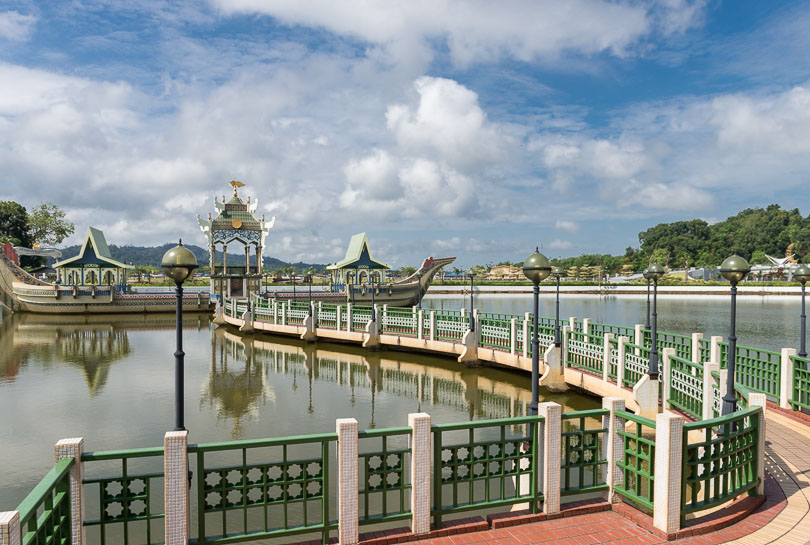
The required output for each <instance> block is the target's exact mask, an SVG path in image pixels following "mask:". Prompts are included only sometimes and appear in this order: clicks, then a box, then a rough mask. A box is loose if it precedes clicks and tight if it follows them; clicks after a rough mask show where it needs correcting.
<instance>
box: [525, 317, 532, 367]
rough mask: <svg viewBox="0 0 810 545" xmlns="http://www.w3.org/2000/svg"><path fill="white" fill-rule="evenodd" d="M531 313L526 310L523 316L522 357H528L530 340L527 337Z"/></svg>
mask: <svg viewBox="0 0 810 545" xmlns="http://www.w3.org/2000/svg"><path fill="white" fill-rule="evenodd" d="M531 319H532V318H531V313H529V312H527V313H526V314H525V315H524V316H523V357H524V358H528V357H529V346H531V343H532V340H531V338H529V324H530V323H531V322H530V320H531Z"/></svg>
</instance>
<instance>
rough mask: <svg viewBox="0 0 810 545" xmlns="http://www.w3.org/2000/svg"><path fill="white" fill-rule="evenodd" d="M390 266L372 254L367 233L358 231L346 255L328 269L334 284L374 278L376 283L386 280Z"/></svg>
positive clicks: (363, 281) (339, 284)
mask: <svg viewBox="0 0 810 545" xmlns="http://www.w3.org/2000/svg"><path fill="white" fill-rule="evenodd" d="M390 268H391V266H390V265H388V264H386V263H383V262H382V261H378V260H376V259H374V258H373V257H372V256H371V250H369V248H368V238H366V234H365V233H358V234H356V235H354V236H353V237H352V239H351V241H350V242H349V248H348V249H347V250H346V257H344V258H343V259H342V260H341V261H338V262H337V263H335V264H333V265H328V266H327V267H326V270H328V271H329V272H330V273H331V275H332V284H333V285H335V286H342V285H344V284H348V285H352V284H367V283H369V282H371V281H372V278H373V279H374V281H375V282H376V283H378V284H382V283H383V281H384V280H385V271H387V270H388V269H390Z"/></svg>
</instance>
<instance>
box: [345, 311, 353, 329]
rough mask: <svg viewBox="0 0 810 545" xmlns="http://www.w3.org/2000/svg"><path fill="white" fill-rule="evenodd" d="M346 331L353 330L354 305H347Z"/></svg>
mask: <svg viewBox="0 0 810 545" xmlns="http://www.w3.org/2000/svg"><path fill="white" fill-rule="evenodd" d="M346 331H347V332H348V333H351V331H352V305H350V304H349V305H346Z"/></svg>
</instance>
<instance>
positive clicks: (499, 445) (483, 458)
mask: <svg viewBox="0 0 810 545" xmlns="http://www.w3.org/2000/svg"><path fill="white" fill-rule="evenodd" d="M542 420H543V418H542V417H541V416H528V417H522V418H510V419H506V420H480V421H478V422H466V423H460V424H440V425H434V426H433V455H434V460H433V472H434V475H433V498H434V499H433V502H434V503H433V515H434V520H435V524H436V527H437V528H440V527H441V524H442V517H443V516H444V515H447V514H451V513H458V512H462V511H467V510H470V509H476V508H482V507H498V506H504V505H511V504H515V503H523V502H529V505H530V510H531V511H532V512H536V510H537V500H540V499H541V498H542V494H540V493H539V492H538V488H537V471H538V468H539V456H538V445H537V433H536V432H535V429H536V425H537V423H538V422H541V421H542Z"/></svg>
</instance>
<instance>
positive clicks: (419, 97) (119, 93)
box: [0, 0, 810, 267]
mask: <svg viewBox="0 0 810 545" xmlns="http://www.w3.org/2000/svg"><path fill="white" fill-rule="evenodd" d="M808 28H810V3H809V2H787V1H786V2H778V1H768V2H762V1H761V0H757V1H749V0H734V1H731V0H727V1H723V2H721V1H708V0H651V1H647V2H644V1H641V0H612V1H602V0H543V1H540V0H531V1H525V2H522V1H513V0H502V1H500V2H490V1H486V0H481V1H472V0H471V1H458V0H409V1H408V2H383V1H372V0H344V1H339V2H335V1H334V0H308V1H301V0H195V1H183V0H165V1H164V0H126V1H113V0H69V1H61V2H58V1H48V2H31V1H27V0H20V1H17V0H0V82H2V84H0V165H1V166H2V175H1V176H2V177H1V178H0V180H2V181H0V200H14V201H17V202H20V203H21V204H23V205H25V206H27V207H33V206H35V205H36V204H38V203H39V202H43V201H51V202H54V203H56V204H57V205H58V206H60V207H62V208H63V209H64V210H65V211H66V213H67V216H68V218H69V219H70V220H71V221H72V222H73V223H74V224H75V225H76V233H75V234H74V235H73V236H72V237H71V238H70V239H68V240H66V241H65V243H64V244H65V245H68V244H72V243H78V242H80V240H81V238H82V237H83V235H84V232H85V230H86V228H87V226H88V225H92V226H94V227H96V228H99V229H102V230H103V231H104V232H105V234H106V237H107V240H108V242H109V243H111V244H134V245H158V244H163V243H165V242H169V241H174V240H177V239H178V238H180V237H182V238H183V240H184V241H187V242H190V243H196V244H199V245H204V244H205V238H204V237H203V234H202V233H201V232H200V230H199V228H198V226H197V222H196V215H197V214H200V215H201V216H202V217H206V215H207V213H208V212H214V207H213V200H214V199H215V198H220V199H221V198H222V195H225V194H230V192H231V190H230V188H229V187H228V186H227V182H228V181H230V180H232V179H236V180H240V181H242V182H244V183H245V184H247V185H246V187H244V188H243V189H242V190H241V194H243V195H251V196H252V198H258V199H259V211H260V212H261V213H263V214H265V216H266V217H267V218H268V219H269V218H270V217H275V218H276V221H275V227H274V228H273V230H272V231H271V233H270V236H269V237H268V242H267V249H266V250H265V255H271V256H274V257H277V258H280V259H283V260H285V261H299V260H303V261H307V262H317V263H327V262H334V261H336V260H339V259H340V258H342V257H343V254H344V253H345V250H346V247H347V245H348V241H349V238H350V237H351V235H353V234H355V233H358V232H366V233H367V234H368V237H369V242H370V246H371V249H372V252H373V253H374V256H375V257H377V258H379V259H381V260H384V261H386V262H388V263H390V264H392V265H394V266H403V265H415V266H417V265H418V264H419V263H420V262H421V260H422V259H424V258H425V257H427V256H429V255H433V256H435V257H444V256H456V257H457V264H458V265H459V266H462V267H466V266H470V265H473V264H484V263H489V262H493V263H497V262H500V261H504V260H509V261H522V260H523V259H524V258H525V257H526V256H527V255H529V254H530V253H532V251H533V250H534V248H535V246H540V247H541V251H543V253H545V254H546V255H548V256H549V257H557V256H563V257H565V256H571V255H579V254H582V253H612V254H623V253H624V251H625V248H626V247H628V246H634V247H637V246H638V233H639V232H640V231H643V230H644V229H646V228H648V227H651V226H653V225H656V224H657V223H660V222H670V221H678V220H687V219H693V218H702V219H705V220H706V221H708V222H710V223H711V222H716V221H720V220H723V219H725V218H726V217H728V216H731V215H734V214H736V213H737V212H738V211H740V210H742V209H745V208H751V207H756V206H759V207H765V206H767V205H768V204H771V203H777V204H780V205H781V206H782V207H784V208H790V209H792V208H799V209H800V210H801V211H802V213H803V214H807V213H808V212H809V211H810V210H809V209H810V190H808V188H807V187H808V186H807V184H808V181H810V176H808V173H810V61H808V59H807V51H808V50H810V32H808V31H807V29H808Z"/></svg>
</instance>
